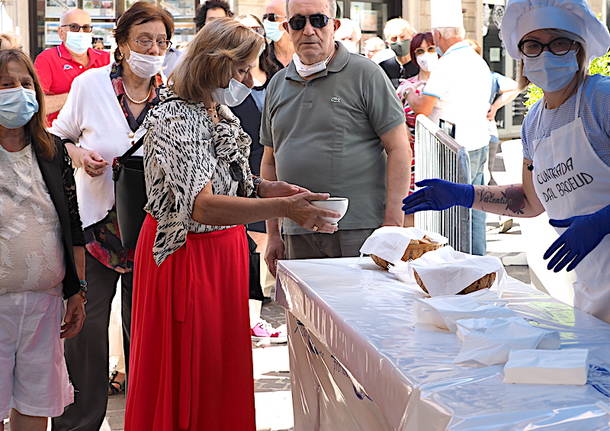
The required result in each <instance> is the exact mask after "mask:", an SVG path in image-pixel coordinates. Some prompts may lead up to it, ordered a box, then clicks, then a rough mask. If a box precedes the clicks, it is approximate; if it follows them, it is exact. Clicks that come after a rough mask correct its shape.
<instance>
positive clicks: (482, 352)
mask: <svg viewBox="0 0 610 431" xmlns="http://www.w3.org/2000/svg"><path fill="white" fill-rule="evenodd" d="M456 335H457V337H458V338H459V339H460V340H461V341H462V348H461V349H460V353H458V355H457V356H456V358H455V360H454V362H455V363H456V364H461V363H476V364H480V365H498V364H504V363H505V362H506V361H507V360H508V354H509V353H510V351H511V350H521V349H559V345H560V342H559V333H558V332H557V331H550V330H547V329H542V328H537V327H535V326H532V325H531V324H529V323H528V322H527V321H526V320H525V319H523V318H522V317H508V318H500V319H464V320H459V321H458V322H457V331H456Z"/></svg>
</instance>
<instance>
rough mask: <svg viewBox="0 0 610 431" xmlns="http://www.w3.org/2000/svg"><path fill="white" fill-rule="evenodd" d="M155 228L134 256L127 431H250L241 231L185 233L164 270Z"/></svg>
mask: <svg viewBox="0 0 610 431" xmlns="http://www.w3.org/2000/svg"><path fill="white" fill-rule="evenodd" d="M156 228H157V223H156V221H155V220H154V219H153V218H152V217H151V216H150V215H147V216H146V220H145V221H144V225H143V226H142V231H141V232H140V238H139V241H138V246H137V249H136V256H135V266H134V282H133V304H132V320H131V357H130V364H129V365H130V368H129V390H128V396H127V410H126V413H125V430H126V431H174V430H175V431H178V430H180V431H182V430H185V431H242V430H243V431H254V430H255V424H254V380H253V376H252V350H251V341H250V324H249V321H248V319H249V317H248V268H249V263H248V246H247V242H246V234H245V231H244V227H243V226H238V227H234V228H231V229H227V230H222V231H218V232H211V233H205V234H193V233H189V234H188V236H187V239H186V244H185V245H184V246H183V247H181V248H180V249H179V250H177V251H176V252H174V253H173V254H172V255H170V256H169V257H168V258H167V259H166V260H165V261H164V262H163V263H162V264H161V265H160V266H157V265H156V263H155V261H154V260H153V255H152V248H153V242H154V239H155V233H156Z"/></svg>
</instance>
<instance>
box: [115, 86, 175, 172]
mask: <svg viewBox="0 0 610 431" xmlns="http://www.w3.org/2000/svg"><path fill="white" fill-rule="evenodd" d="M173 100H184V99H182V98H180V97H170V98H167V99H165V100H163V101H161V102H159V104H158V105H157V106H160V105H162V104H164V103H167V102H171V101H173ZM142 145H144V136H142V137H141V138H140V139H138V142H136V143H135V144H133V145H132V146H131V147H130V148H129V149H128V150H127V151H125V153H123V155H122V156H120V157H117V158H118V160H119V162H120V163H122V162H123V161H124V160H125V159H127V158H128V157H131V156H133V154H134V153H135V152H136V151H138V150H139V149H140V148H141V147H142Z"/></svg>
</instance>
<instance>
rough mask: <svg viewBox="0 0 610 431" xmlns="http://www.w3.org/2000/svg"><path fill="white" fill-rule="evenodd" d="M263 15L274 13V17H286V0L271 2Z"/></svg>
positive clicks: (272, 0) (273, 0)
mask: <svg viewBox="0 0 610 431" xmlns="http://www.w3.org/2000/svg"><path fill="white" fill-rule="evenodd" d="M265 13H274V14H276V15H281V16H284V15H286V0H271V1H270V2H269V3H267V7H266V9H265Z"/></svg>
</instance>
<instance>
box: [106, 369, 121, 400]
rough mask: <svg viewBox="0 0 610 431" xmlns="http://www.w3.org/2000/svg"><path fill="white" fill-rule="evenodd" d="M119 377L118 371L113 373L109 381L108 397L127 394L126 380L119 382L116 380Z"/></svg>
mask: <svg viewBox="0 0 610 431" xmlns="http://www.w3.org/2000/svg"><path fill="white" fill-rule="evenodd" d="M121 374H122V373H121ZM118 375H119V372H118V371H113V372H112V374H111V375H110V380H109V381H108V396H112V395H119V394H122V393H124V392H125V380H123V381H122V382H118V381H117V380H116V378H117V376H118Z"/></svg>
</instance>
